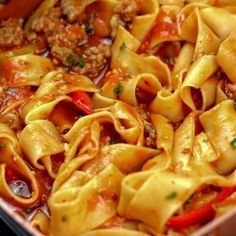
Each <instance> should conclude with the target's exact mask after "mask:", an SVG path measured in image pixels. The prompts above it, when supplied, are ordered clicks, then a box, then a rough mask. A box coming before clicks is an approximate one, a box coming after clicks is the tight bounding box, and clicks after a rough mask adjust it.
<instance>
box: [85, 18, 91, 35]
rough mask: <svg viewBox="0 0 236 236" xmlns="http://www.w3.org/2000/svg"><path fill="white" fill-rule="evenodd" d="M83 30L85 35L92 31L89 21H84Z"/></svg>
mask: <svg viewBox="0 0 236 236" xmlns="http://www.w3.org/2000/svg"><path fill="white" fill-rule="evenodd" d="M85 32H86V34H87V35H91V34H92V33H93V28H92V25H91V24H90V22H89V21H87V22H86V23H85Z"/></svg>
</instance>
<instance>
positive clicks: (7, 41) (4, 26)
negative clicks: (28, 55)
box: [0, 19, 24, 47]
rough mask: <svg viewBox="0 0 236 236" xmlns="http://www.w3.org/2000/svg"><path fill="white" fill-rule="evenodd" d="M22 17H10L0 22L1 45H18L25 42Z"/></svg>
mask: <svg viewBox="0 0 236 236" xmlns="http://www.w3.org/2000/svg"><path fill="white" fill-rule="evenodd" d="M22 24H23V20H22V19H8V20H5V21H2V22H1V24H0V47H13V46H18V45H20V44H22V43H23V42H24V33H23V29H22Z"/></svg>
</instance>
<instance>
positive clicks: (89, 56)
mask: <svg viewBox="0 0 236 236" xmlns="http://www.w3.org/2000/svg"><path fill="white" fill-rule="evenodd" d="M110 56H111V50H110V47H109V46H107V45H103V44H99V45H98V46H97V47H95V46H94V47H89V48H88V49H86V50H85V51H84V53H83V55H82V58H83V61H84V68H83V69H82V70H81V73H84V74H87V75H89V76H90V77H96V76H98V75H99V73H100V72H101V70H102V69H103V68H104V67H105V65H106V64H107V58H108V57H110Z"/></svg>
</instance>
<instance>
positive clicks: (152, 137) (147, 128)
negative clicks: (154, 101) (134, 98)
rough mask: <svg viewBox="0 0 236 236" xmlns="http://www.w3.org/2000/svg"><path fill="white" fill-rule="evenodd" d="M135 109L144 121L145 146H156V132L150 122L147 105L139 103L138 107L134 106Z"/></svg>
mask: <svg viewBox="0 0 236 236" xmlns="http://www.w3.org/2000/svg"><path fill="white" fill-rule="evenodd" d="M136 111H137V112H138V113H139V115H140V116H141V118H142V119H143V122H144V137H145V146H147V147H150V148H156V139H157V134H156V130H155V129H154V128H153V125H152V123H151V120H150V113H149V111H148V107H147V105H146V104H140V105H139V106H138V107H136Z"/></svg>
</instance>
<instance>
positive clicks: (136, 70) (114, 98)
mask: <svg viewBox="0 0 236 236" xmlns="http://www.w3.org/2000/svg"><path fill="white" fill-rule="evenodd" d="M71 2H73V1H71ZM128 2H129V1H128ZM186 2H187V3H189V4H185V3H186ZM79 3H80V4H81V7H82V8H83V7H84V8H85V7H86V6H89V5H90V4H93V5H92V6H91V8H92V9H89V11H90V10H92V11H94V9H93V8H96V7H97V8H98V9H97V10H98V12H99V13H100V11H101V9H102V10H104V12H106V11H108V12H107V14H105V15H106V17H105V18H106V19H105V21H110V23H111V20H112V17H113V16H114V15H115V16H118V15H119V14H120V15H119V16H118V18H119V17H120V18H119V20H121V21H122V14H123V13H124V12H119V13H117V12H115V7H116V6H118V5H119V3H120V1H116V0H101V1H94V0H87V1H86V0H84V1H83V0H81V1H79ZM129 3H130V2H129ZM57 4H58V1H57V0H45V1H43V3H42V4H41V6H40V7H39V8H38V9H37V10H36V11H35V12H34V14H33V15H32V16H31V17H30V18H29V19H28V22H27V23H26V24H25V32H26V33H31V32H32V30H33V29H32V28H31V26H32V22H33V20H35V19H37V18H39V17H41V16H42V14H43V12H45V11H47V10H48V9H50V8H52V7H54V6H57V7H58V6H59V4H58V5H57ZM138 4H139V7H140V8H139V10H138V13H137V14H136V15H135V16H132V20H131V21H130V22H128V23H127V24H126V22H121V24H120V25H119V26H118V29H117V32H116V33H117V35H116V38H112V45H111V51H112V56H111V58H109V59H108V61H109V62H110V64H106V67H105V68H104V71H103V73H105V75H104V80H103V79H102V80H101V81H99V83H98V84H99V85H95V84H94V82H93V81H92V80H90V79H89V78H88V77H87V76H84V75H77V74H74V72H73V73H70V72H72V70H71V68H60V69H59V70H57V69H56V68H53V66H52V62H51V61H50V60H49V59H48V58H46V57H42V56H36V55H22V56H16V57H11V58H8V59H6V60H2V61H1V62H0V68H1V69H2V70H1V72H0V74H1V75H0V76H1V78H3V79H5V80H6V81H7V83H8V82H10V85H9V86H8V85H7V87H10V86H16V87H21V88H22V87H25V86H28V87H29V86H33V88H29V89H31V90H32V94H33V95H32V96H31V97H29V99H28V100H27V101H24V102H23V106H22V107H20V111H19V113H20V115H21V116H22V120H23V122H24V123H23V124H22V127H21V128H20V129H19V130H18V132H17V133H16V132H15V131H13V130H11V129H9V128H8V127H7V126H6V125H4V124H0V142H1V146H0V154H1V155H0V156H1V158H0V175H1V178H0V193H1V195H2V196H3V197H4V199H5V198H6V199H13V201H14V202H16V203H17V204H20V205H21V206H34V205H33V204H34V203H35V202H36V201H37V200H40V199H41V198H43V197H44V195H42V196H41V193H40V190H39V186H38V183H37V179H36V177H35V176H37V175H35V174H34V171H39V172H41V171H43V172H44V170H46V171H47V172H48V174H49V176H50V177H52V178H54V182H53V186H52V189H51V192H50V196H49V199H48V208H49V210H48V212H47V213H48V215H47V214H46V211H44V210H45V209H43V208H41V207H40V208H39V209H37V211H35V212H34V215H32V216H30V217H31V218H30V224H31V225H32V227H35V228H37V229H39V231H40V232H42V233H43V234H48V235H56V236H57V235H58V236H60V235H71V236H73V235H75V236H76V235H78V234H80V235H84V236H90V235H91V236H93V235H104V236H105V235H111V236H112V235H114V236H119V235H130V236H133V235H137V236H139V235H140V236H144V235H163V234H167V235H174V234H180V232H174V231H173V230H172V229H170V226H169V224H168V220H169V219H170V218H171V217H172V216H175V215H178V214H181V213H182V211H183V210H184V205H185V204H186V203H187V202H188V201H189V200H191V197H192V196H194V198H197V200H198V201H202V204H203V205H204V204H206V202H207V201H206V200H205V199H203V200H202V199H201V197H202V196H200V197H199V195H201V194H199V193H200V191H201V189H202V187H204V186H208V185H213V186H215V187H216V189H218V188H219V189H220V188H224V187H232V186H235V184H236V173H235V167H236V162H235V161H234V160H235V158H234V157H235V150H236V149H235V139H236V137H235V134H236V124H235V120H236V117H235V112H236V111H235V104H234V101H233V99H235V86H234V83H235V82H236V77H235V74H236V72H235V71H234V70H235V69H234V66H232V61H235V57H236V56H235V53H234V49H235V37H236V36H235V35H236V34H235V32H234V28H235V26H236V18H235V17H236V9H235V2H234V1H233V0H219V1H214V0H202V1H201V0H199V1H198V0H189V1H185V2H184V1H181V0H159V1H154V0H148V1H138ZM116 10H117V9H116ZM163 13H164V19H161V20H160V19H159V18H161V17H162V16H163V15H161V14H163ZM98 15H99V14H98ZM86 17H87V16H86ZM99 17H100V15H99ZM158 17H159V18H158ZM88 18H89V20H91V21H93V20H94V18H96V14H95V16H88ZM90 18H91V19H90ZM63 20H65V19H63ZM103 20H104V19H103ZM158 20H160V22H158ZM81 22H82V24H83V26H82V27H84V22H83V20H82V21H81ZM86 23H88V22H86ZM90 23H91V22H90ZM123 23H124V24H123ZM165 23H171V24H173V25H172V26H173V27H174V30H173V32H172V33H173V34H171V32H169V31H168V33H167V34H166V35H165V33H166V31H165ZM66 24H67V23H66ZM70 24H71V23H70ZM162 24H164V26H163V25H162ZM159 25H162V26H163V31H161V32H160V35H159V34H154V33H153V34H149V33H150V32H151V33H152V32H155V31H152V30H153V29H154V28H155V26H159ZM85 27H86V26H85ZM109 27H110V28H109V30H110V31H112V30H113V28H112V27H113V26H112V24H110V25H109ZM160 29H162V28H161V27H160ZM83 30H85V28H83ZM93 33H94V32H93ZM93 36H94V35H93ZM93 36H91V37H93ZM89 37H90V36H88V38H89ZM149 37H150V45H149V47H150V48H145V47H143V46H145V45H144V44H145V41H146V40H147V39H148V38H149ZM95 41H96V39H95ZM104 42H105V40H104ZM104 42H103V43H104ZM106 43H108V44H109V40H107V41H106ZM95 44H96V43H95ZM167 45H171V46H170V47H169V46H167ZM89 46H91V45H89ZM107 46H109V45H107ZM172 46H173V48H175V49H173V48H172ZM82 47H83V45H82ZM85 47H87V45H86V44H85ZM86 49H87V48H86ZM88 49H90V48H89V47H88ZM145 50H146V51H145ZM169 50H170V51H171V50H176V51H177V52H175V53H173V52H170V51H169ZM162 53H163V55H162ZM173 55H174V56H173ZM168 56H171V60H169V61H168ZM9 65H10V66H13V69H14V70H15V69H17V70H18V72H19V73H18V74H17V76H16V75H15V74H14V73H15V72H14V70H12V71H11V70H10V73H7V69H6V68H8V66H9ZM84 66H86V62H85V65H84ZM4 68H5V69H6V70H5V71H4ZM8 69H9V68H8ZM77 69H78V70H79V71H80V69H82V68H77ZM81 71H82V70H81ZM109 75H110V77H109ZM96 79H97V81H98V80H99V79H100V78H96ZM28 87H27V88H28ZM77 91H83V92H85V93H86V94H88V95H89V96H91V97H92V105H91V106H92V110H93V112H92V113H91V114H88V115H87V114H86V115H85V114H80V113H83V112H82V111H80V110H79V109H78V107H77V106H76V105H75V101H73V99H72V97H71V93H73V92H77ZM140 91H141V92H140ZM139 92H140V94H139ZM142 93H143V94H142ZM142 98H143V101H142ZM77 105H78V104H77ZM8 108H9V107H8ZM142 109H143V110H142ZM78 110H79V111H78ZM17 112H18V111H17ZM142 112H143V113H142ZM3 115H4V114H3ZM199 122H200V124H199ZM147 124H149V125H150V126H148V127H147ZM106 131H107V133H108V134H106ZM15 133H16V134H17V135H15ZM153 133H155V135H154V136H155V137H153V136H151V135H153ZM113 134H114V135H113ZM148 135H150V136H148ZM113 136H114V137H113ZM150 137H151V141H152V146H151V147H147V145H148V144H147V143H148V142H147V140H148V138H149V139H150ZM112 138H114V139H112ZM104 140H105V141H104ZM61 156H62V157H63V158H64V159H63V163H57V161H59V162H61V160H60V159H61ZM23 157H24V159H23ZM53 158H55V159H53ZM57 158H58V159H59V160H57ZM54 161H55V162H56V163H57V164H60V165H59V166H60V167H58V168H57V169H55V168H54V164H55V162H54ZM27 162H29V164H30V165H31V166H32V169H34V171H33V170H32V169H31V167H29V165H28V164H27ZM8 167H9V168H11V169H13V170H14V171H16V173H19V174H20V175H21V176H22V177H23V178H24V180H26V181H27V184H30V188H29V189H30V190H31V193H30V194H31V196H30V197H29V198H24V197H20V196H19V195H17V194H16V193H14V192H13V191H12V190H11V189H10V187H9V183H8V182H9V180H7V173H6V170H7V168H8ZM228 174H230V175H228ZM209 189H211V187H210V188H209ZM216 192H217V191H215V190H214V194H216ZM198 197H199V199H198ZM226 201H227V200H226ZM214 209H215V206H214ZM197 227H198V226H197ZM197 227H191V228H190V229H186V234H190V233H191V232H192V230H195V228H197ZM176 231H177V230H176ZM184 232H185V229H184Z"/></svg>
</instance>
